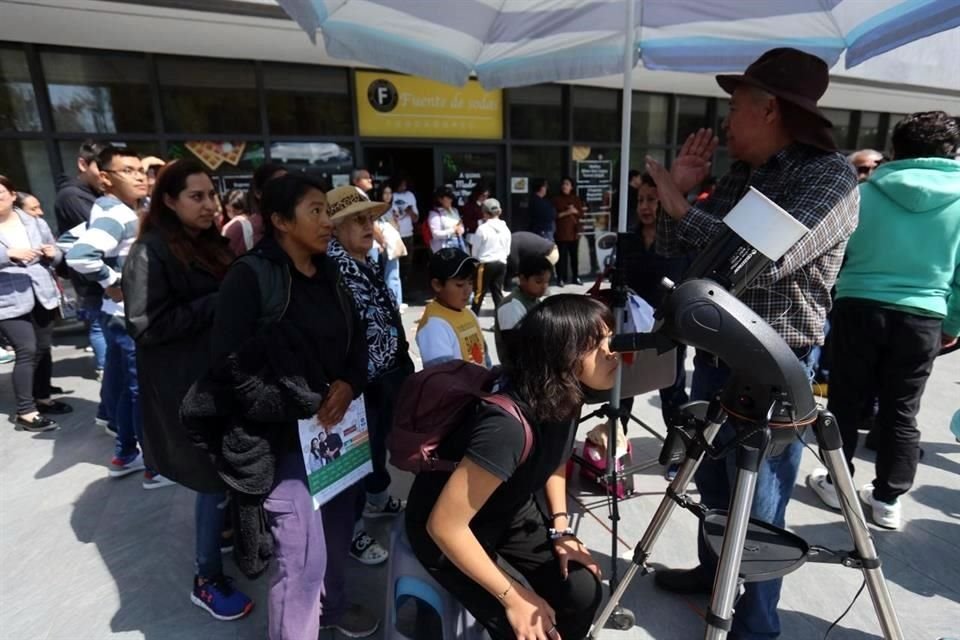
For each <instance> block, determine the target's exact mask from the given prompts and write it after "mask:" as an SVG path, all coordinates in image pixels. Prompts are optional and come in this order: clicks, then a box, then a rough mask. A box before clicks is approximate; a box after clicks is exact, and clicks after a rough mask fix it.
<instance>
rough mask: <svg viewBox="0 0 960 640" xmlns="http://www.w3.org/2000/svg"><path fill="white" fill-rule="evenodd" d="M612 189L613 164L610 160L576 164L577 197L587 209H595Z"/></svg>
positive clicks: (587, 161)
mask: <svg viewBox="0 0 960 640" xmlns="http://www.w3.org/2000/svg"><path fill="white" fill-rule="evenodd" d="M612 188H613V163H612V162H611V161H610V160H581V161H579V162H577V195H578V196H580V199H581V200H583V203H584V204H585V205H587V209H597V208H599V207H601V206H602V205H603V204H604V202H605V196H606V194H608V193H609V192H610V190H611V189H612Z"/></svg>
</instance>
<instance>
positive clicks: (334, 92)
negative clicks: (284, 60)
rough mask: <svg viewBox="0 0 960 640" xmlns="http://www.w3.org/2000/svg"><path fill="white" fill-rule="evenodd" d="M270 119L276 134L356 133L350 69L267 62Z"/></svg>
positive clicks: (264, 68) (264, 74)
mask: <svg viewBox="0 0 960 640" xmlns="http://www.w3.org/2000/svg"><path fill="white" fill-rule="evenodd" d="M263 84H264V88H265V89H266V92H267V119H268V120H269V121H270V133H271V134H273V135H345V136H349V135H353V121H352V120H351V115H350V114H351V112H352V111H351V104H350V88H349V86H348V84H347V71H346V70H345V69H334V68H330V67H309V66H294V65H284V64H269V63H267V64H264V65H263Z"/></svg>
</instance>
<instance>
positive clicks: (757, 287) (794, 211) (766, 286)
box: [657, 144, 860, 348]
mask: <svg viewBox="0 0 960 640" xmlns="http://www.w3.org/2000/svg"><path fill="white" fill-rule="evenodd" d="M749 187H754V188H756V189H757V190H759V191H761V192H762V193H763V194H764V195H765V196H767V197H768V198H770V199H771V200H773V201H774V202H776V203H777V204H778V205H780V206H781V207H783V208H784V209H785V210H786V211H788V212H789V213H790V214H791V215H792V216H793V217H794V218H796V219H797V220H799V221H800V222H801V223H803V224H804V226H806V227H807V228H808V229H810V232H809V233H808V234H807V235H806V236H804V237H803V238H802V239H801V240H800V241H799V242H797V244H795V245H794V246H793V247H791V248H790V250H789V251H787V253H786V254H784V256H783V257H782V258H780V260H778V261H777V262H775V263H772V264H770V265H769V267H767V269H766V270H765V271H764V272H762V273H761V274H760V276H759V277H758V278H757V279H756V280H755V281H754V282H753V283H752V284H751V285H750V287H749V288H748V289H747V290H746V291H744V292H743V294H742V295H741V296H740V297H741V299H742V300H743V302H744V303H746V305H747V306H749V307H750V308H751V309H753V310H754V311H755V312H756V313H757V314H758V315H760V317H761V318H763V319H764V320H766V321H767V323H769V324H770V326H772V327H773V328H774V329H776V330H777V332H778V333H779V334H780V335H781V336H783V338H784V340H786V341H787V344H789V345H790V346H791V347H793V348H803V347H810V346H813V345H817V344H823V325H824V321H825V320H826V317H827V312H828V311H829V310H830V305H831V298H830V290H831V289H832V288H833V285H834V283H835V282H836V280H837V273H838V272H839V271H840V265H841V263H842V261H843V252H844V249H845V248H846V246H847V239H848V238H849V237H850V234H851V233H853V230H854V229H856V227H857V219H858V214H859V209H860V192H859V191H858V190H857V175H856V173H855V172H854V170H853V167H852V166H851V165H850V164H849V163H848V162H847V161H846V159H845V158H844V157H843V156H841V155H840V154H839V153H829V152H824V151H820V150H818V149H815V148H813V147H810V146H806V145H802V144H792V145H790V146H788V147H786V148H784V149H782V150H781V151H780V152H779V153H777V154H776V155H774V156H773V157H772V158H770V159H769V160H768V161H767V162H766V163H765V164H764V165H763V166H761V167H759V168H758V169H756V170H755V171H751V169H750V167H749V165H747V164H746V163H744V162H737V163H735V164H734V165H733V167H732V168H731V169H730V173H728V174H727V175H726V176H724V177H723V179H721V180H720V182H719V184H717V188H716V190H715V191H714V193H713V195H711V196H710V198H709V199H707V200H705V201H704V202H701V203H699V204H698V205H697V206H694V207H690V209H689V210H688V211H687V214H686V215H685V216H684V217H683V218H682V219H681V220H679V221H674V220H673V219H671V218H669V217H668V216H666V215H664V214H662V213H661V215H660V217H659V218H658V220H657V251H658V252H659V253H661V254H662V255H667V256H676V255H683V254H685V253H688V252H689V251H690V249H691V248H694V249H701V248H703V247H704V246H705V245H706V244H707V243H708V242H710V240H712V239H713V238H714V237H715V236H716V235H717V234H718V233H720V232H721V231H722V229H723V222H722V221H721V218H723V216H725V215H726V214H727V213H728V212H729V211H730V210H731V209H733V207H734V205H735V204H737V202H738V201H739V200H740V198H742V197H743V195H744V194H745V193H746V192H747V191H748V188H749Z"/></svg>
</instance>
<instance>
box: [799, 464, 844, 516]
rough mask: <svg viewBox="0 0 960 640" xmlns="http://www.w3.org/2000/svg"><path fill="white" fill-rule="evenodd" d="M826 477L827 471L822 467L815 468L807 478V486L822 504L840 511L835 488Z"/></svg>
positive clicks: (838, 498) (838, 497)
mask: <svg viewBox="0 0 960 640" xmlns="http://www.w3.org/2000/svg"><path fill="white" fill-rule="evenodd" d="M827 477H828V472H827V470H826V469H824V468H823V467H817V468H816V469H814V470H813V472H812V473H811V474H810V475H808V476H807V486H808V487H810V488H811V489H812V490H813V492H814V493H815V494H817V497H818V498H820V501H821V502H822V503H823V504H825V505H827V506H828V507H830V508H831V509H834V510H836V511H840V496H839V495H837V488H836V487H835V486H833V483H831V482H830V481H829V480H827Z"/></svg>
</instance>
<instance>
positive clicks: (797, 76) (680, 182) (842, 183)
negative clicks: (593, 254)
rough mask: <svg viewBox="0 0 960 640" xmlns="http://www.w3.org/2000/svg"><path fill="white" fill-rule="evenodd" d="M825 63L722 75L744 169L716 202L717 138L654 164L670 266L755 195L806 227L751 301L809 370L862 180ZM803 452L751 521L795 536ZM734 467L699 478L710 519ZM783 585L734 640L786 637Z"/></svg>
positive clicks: (705, 358)
mask: <svg viewBox="0 0 960 640" xmlns="http://www.w3.org/2000/svg"><path fill="white" fill-rule="evenodd" d="M828 71H829V70H828V68H827V65H826V63H825V62H824V61H823V60H821V59H819V58H817V57H816V56H813V55H810V54H807V53H804V52H802V51H798V50H796V49H787V48H783V49H773V50H771V51H767V52H766V53H764V54H763V55H762V56H760V58H759V59H757V60H756V61H755V62H753V63H752V64H751V65H750V66H749V67H748V68H747V70H746V71H745V72H744V73H743V74H742V75H721V76H717V82H718V83H719V84H720V87H721V88H723V90H724V91H726V92H727V93H729V94H730V96H731V97H730V114H729V115H728V116H727V118H726V120H725V121H724V129H725V131H726V134H727V148H728V150H729V153H730V155H731V156H732V157H733V158H734V159H735V160H736V162H735V163H734V164H733V166H732V167H731V168H730V172H729V173H728V174H727V175H725V176H724V177H723V178H722V179H721V180H720V182H719V183H718V184H717V188H716V191H715V192H714V193H713V194H712V195H711V196H710V197H709V198H708V199H706V200H705V201H703V202H698V203H696V205H695V206H691V205H690V204H689V203H688V201H687V198H686V195H687V193H688V192H689V191H690V190H692V189H693V188H694V187H695V186H696V185H697V184H698V183H700V181H702V180H703V179H704V178H706V177H707V176H708V175H709V172H710V162H709V161H710V158H711V156H712V155H713V151H714V150H715V149H716V147H717V143H718V141H717V139H716V138H714V137H713V135H712V132H710V131H704V130H701V131H699V132H697V134H695V135H691V136H690V137H689V138H688V139H687V141H686V143H685V144H684V145H683V148H682V149H681V151H680V154H679V156H678V157H677V159H676V160H675V162H674V164H673V166H672V167H671V169H670V171H669V172H668V171H667V170H665V169H664V168H663V167H662V166H660V165H659V164H658V163H657V162H655V161H654V160H652V159H650V158H648V159H647V170H648V171H649V172H650V174H651V175H652V176H653V179H654V180H655V181H656V183H657V189H658V195H659V197H660V204H661V206H662V208H663V210H664V212H665V213H666V215H661V219H659V220H658V222H657V226H658V235H657V250H658V252H660V253H664V254H667V255H671V254H673V253H675V252H678V251H689V250H690V249H691V248H694V249H698V248H702V247H704V246H705V245H706V244H707V243H708V242H709V241H710V240H712V239H713V238H714V237H715V236H716V235H717V234H719V233H720V232H721V231H722V230H723V229H724V228H725V227H724V225H723V223H722V222H721V218H723V216H725V215H726V214H727V213H728V212H729V211H730V210H731V209H732V208H733V206H734V205H735V204H736V203H737V201H738V200H740V198H741V197H742V196H743V195H744V193H746V192H747V191H748V189H749V187H754V188H756V189H758V190H759V191H761V192H762V193H763V194H764V195H766V196H767V197H768V198H770V199H771V200H773V201H774V202H776V203H777V204H778V205H780V206H781V207H782V208H783V209H785V210H786V211H787V212H789V213H790V214H791V215H792V216H793V217H794V218H796V219H797V220H798V221H800V222H801V223H803V225H805V226H806V227H807V228H808V229H810V231H809V233H807V234H806V235H805V236H804V237H803V238H802V239H801V240H800V241H799V242H797V244H796V245H794V246H793V247H792V248H791V249H790V250H789V251H787V253H786V254H785V255H784V256H783V257H782V258H781V259H780V260H778V261H776V262H775V263H772V264H770V265H769V267H767V269H766V270H765V271H763V272H762V273H761V274H760V276H759V277H758V278H757V279H756V281H754V283H753V284H752V286H751V287H750V288H748V289H747V290H746V291H745V292H744V293H743V294H741V296H740V297H741V299H742V300H743V301H744V302H745V303H746V304H747V305H748V306H750V308H752V309H753V310H754V311H755V312H757V313H758V314H759V315H760V316H761V317H762V318H763V319H764V320H766V321H767V322H768V323H769V324H770V325H771V326H772V327H773V328H774V329H775V330H776V331H777V332H778V333H779V334H780V335H781V336H782V337H783V338H784V340H786V342H787V344H788V345H790V347H791V348H792V349H793V350H794V353H795V354H796V356H797V357H798V358H799V359H800V360H801V361H802V362H803V363H804V365H805V366H806V367H807V368H808V369H810V367H811V365H812V364H813V363H812V362H811V360H812V357H811V355H812V354H814V353H815V352H816V350H817V347H818V346H819V345H822V344H823V326H824V321H825V318H826V315H827V312H828V310H829V309H830V304H831V301H830V289H831V288H832V287H833V284H834V282H835V281H836V278H837V272H838V271H839V270H840V264H841V261H842V260H843V253H844V249H845V247H846V244H847V239H848V238H849V236H850V234H851V233H852V232H853V230H854V229H855V228H856V226H857V213H858V209H859V200H860V199H859V194H858V192H857V176H856V173H855V172H854V170H853V168H852V167H851V166H850V164H849V163H848V162H847V161H846V159H845V158H844V157H843V156H842V155H840V154H839V153H837V147H836V143H835V142H834V140H833V136H832V126H831V123H830V120H829V119H828V118H827V117H826V116H825V115H824V114H823V113H822V112H821V111H820V109H819V108H818V107H817V101H818V100H819V99H820V98H821V97H822V96H823V94H824V92H825V91H826V89H827V84H828V83H829V75H828ZM694 363H695V365H694V374H693V384H692V389H691V399H693V400H705V399H710V398H711V397H713V395H714V394H715V393H716V392H717V391H718V390H719V389H720V388H721V387H722V386H723V384H724V383H725V382H726V380H727V377H728V376H729V369H727V367H726V365H725V364H724V363H723V362H721V361H719V360H717V359H715V358H713V357H712V356H710V355H708V354H706V353H698V354H697V356H696V358H695V360H694ZM733 433H734V428H733V426H732V425H731V424H730V422H729V421H728V423H727V424H726V425H724V427H723V428H722V429H721V431H720V432H719V433H718V435H717V437H716V440H715V443H716V444H724V443H726V442H729V441H730V440H731V439H732V437H733ZM802 449H803V445H802V443H801V442H800V440H799V439H796V440H794V441H793V443H792V444H790V445H788V446H787V447H786V449H785V450H783V451H782V452H777V455H773V456H768V457H767V458H766V460H765V461H764V465H765V468H761V470H760V473H759V475H758V476H757V487H756V495H755V498H754V502H753V511H752V514H751V515H752V517H754V518H758V519H760V520H764V521H767V522H771V523H773V524H774V525H776V526H780V527H782V526H784V515H785V511H786V506H787V502H788V501H789V499H790V494H791V493H792V491H793V485H794V482H795V481H796V477H797V470H798V467H799V465H800V457H801V452H802ZM733 467H734V465H733V464H731V463H730V460H726V459H722V460H710V459H705V460H704V461H703V463H702V464H701V466H700V468H699V469H698V471H697V474H696V483H697V487H698V489H699V490H700V495H701V496H702V501H703V503H704V504H705V505H706V506H707V507H708V508H719V509H726V508H727V506H728V504H729V501H730V493H731V487H732V483H733V474H732V470H733ZM700 562H701V564H700V566H698V567H696V568H695V569H692V570H688V571H680V570H666V571H658V572H657V574H656V577H657V585H658V586H660V587H661V588H664V589H667V590H670V591H674V592H683V593H709V592H710V589H711V585H712V581H713V576H714V573H715V566H714V565H713V563H712V561H711V560H710V559H709V557H708V555H707V553H706V552H705V549H704V548H703V545H702V544H701V549H700ZM781 582H782V581H781V580H779V579H778V580H770V581H767V582H753V583H748V584H746V585H745V592H744V595H743V596H742V597H741V598H740V600H739V601H738V602H737V606H736V613H735V614H734V616H733V626H732V630H731V637H735V638H737V639H738V640H747V639H749V640H755V639H759V638H775V637H776V636H777V635H778V634H779V633H780V620H779V616H778V615H777V603H778V601H779V599H780V587H781Z"/></svg>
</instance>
